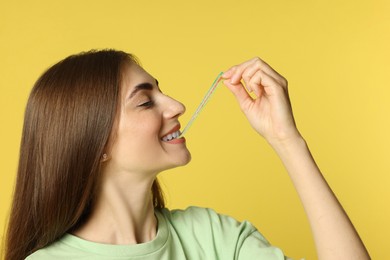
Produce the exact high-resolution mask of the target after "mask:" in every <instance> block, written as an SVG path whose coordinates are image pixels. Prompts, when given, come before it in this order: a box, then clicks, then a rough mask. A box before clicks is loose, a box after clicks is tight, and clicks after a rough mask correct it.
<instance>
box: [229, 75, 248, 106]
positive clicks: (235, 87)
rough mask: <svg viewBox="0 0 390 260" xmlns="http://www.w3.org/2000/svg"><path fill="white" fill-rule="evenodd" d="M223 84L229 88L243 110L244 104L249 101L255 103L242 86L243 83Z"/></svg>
mask: <svg viewBox="0 0 390 260" xmlns="http://www.w3.org/2000/svg"><path fill="white" fill-rule="evenodd" d="M223 83H224V84H225V85H226V87H228V89H229V90H230V91H231V92H232V93H233V95H234V96H235V97H236V99H237V101H238V103H239V104H240V106H241V108H243V104H244V103H247V102H248V101H250V102H252V101H253V99H252V97H251V96H250V95H249V94H248V92H247V91H246V90H245V88H244V86H243V85H242V84H241V82H239V83H238V84H231V83H230V81H229V80H225V81H224V82H223Z"/></svg>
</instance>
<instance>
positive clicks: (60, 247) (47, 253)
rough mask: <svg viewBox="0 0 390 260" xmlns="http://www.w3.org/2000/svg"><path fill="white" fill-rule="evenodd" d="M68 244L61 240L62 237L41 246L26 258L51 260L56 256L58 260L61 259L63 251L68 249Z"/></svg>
mask: <svg viewBox="0 0 390 260" xmlns="http://www.w3.org/2000/svg"><path fill="white" fill-rule="evenodd" d="M65 247H66V245H65V244H63V243H62V242H61V239H60V240H58V241H56V242H53V243H52V244H50V245H48V246H46V247H44V248H41V249H39V250H37V251H35V252H34V253H32V254H31V255H29V256H28V257H27V258H26V260H38V259H39V260H49V259H54V258H56V259H57V260H61V259H64V258H61V257H62V253H63V251H64V250H66V248H65Z"/></svg>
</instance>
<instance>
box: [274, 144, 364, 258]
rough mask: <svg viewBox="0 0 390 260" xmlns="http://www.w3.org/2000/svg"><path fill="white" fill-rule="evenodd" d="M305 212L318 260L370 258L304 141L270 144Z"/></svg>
mask: <svg viewBox="0 0 390 260" xmlns="http://www.w3.org/2000/svg"><path fill="white" fill-rule="evenodd" d="M272 146H273V148H274V150H275V151H276V153H277V154H278V155H279V157H280V158H281V160H282V162H283V164H284V166H285V168H286V169H287V172H288V174H289V176H290V178H291V180H292V182H293V184H294V186H295V188H296V190H297V192H298V195H299V197H300V199H301V201H302V204H303V207H304V209H305V211H306V214H307V217H308V220H309V223H310V226H311V229H312V233H313V237H314V240H315V244H316V247H317V254H318V258H319V259H322V260H324V259H332V260H336V259H342V260H346V259H354V260H355V259H370V257H369V255H368V252H367V251H366V248H365V247H364V244H363V243H362V241H361V240H360V237H359V235H358V234H357V232H356V230H355V228H354V227H353V225H352V223H351V221H350V220H349V218H348V216H347V214H346V213H345V212H344V210H343V208H342V206H341V205H340V203H339V202H338V200H337V198H336V197H335V195H334V194H333V192H332V190H331V189H330V187H329V186H328V184H327V182H326V181H325V179H324V177H323V176H322V174H321V172H320V170H319V168H318V167H317V165H316V163H315V161H314V159H313V158H312V156H311V154H310V151H309V149H308V147H307V145H306V142H305V141H304V140H303V139H302V138H295V139H294V140H290V141H288V142H285V143H283V144H282V143H278V144H275V143H274V144H272Z"/></svg>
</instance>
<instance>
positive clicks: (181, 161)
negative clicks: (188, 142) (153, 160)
mask: <svg viewBox="0 0 390 260" xmlns="http://www.w3.org/2000/svg"><path fill="white" fill-rule="evenodd" d="M190 161H191V154H190V152H187V154H185V155H184V154H183V155H182V156H180V157H179V158H178V157H176V158H175V160H174V161H171V164H170V165H169V166H168V167H166V169H164V170H168V169H173V168H176V167H181V166H184V165H187V164H188V163H189V162H190Z"/></svg>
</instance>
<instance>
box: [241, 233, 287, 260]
mask: <svg viewBox="0 0 390 260" xmlns="http://www.w3.org/2000/svg"><path fill="white" fill-rule="evenodd" d="M249 259H264V260H289V258H287V257H285V256H284V254H283V252H282V250H280V249H279V248H277V247H274V246H272V245H270V243H269V242H268V241H267V239H265V237H264V236H263V235H262V234H261V233H260V232H259V231H257V230H255V231H253V232H252V233H251V234H250V235H249V236H248V237H246V239H245V240H244V242H243V243H242V245H241V248H240V250H239V254H238V260H249ZM290 260H291V259H290Z"/></svg>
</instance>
